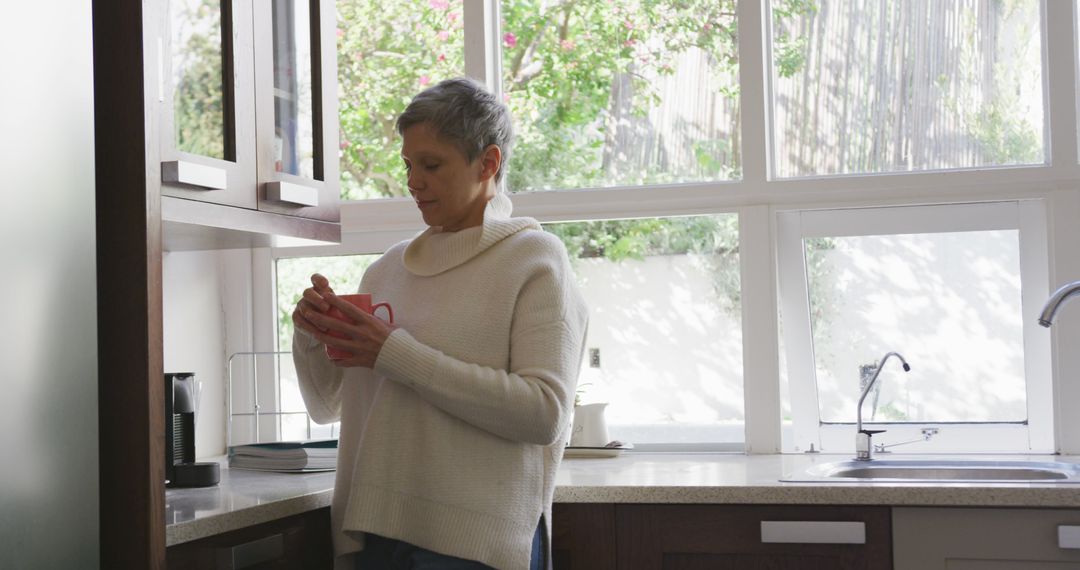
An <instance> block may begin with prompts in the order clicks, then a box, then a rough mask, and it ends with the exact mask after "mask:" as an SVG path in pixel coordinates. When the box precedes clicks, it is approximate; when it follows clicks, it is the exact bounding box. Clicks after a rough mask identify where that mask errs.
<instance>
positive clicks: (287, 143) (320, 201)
mask: <svg viewBox="0 0 1080 570" xmlns="http://www.w3.org/2000/svg"><path fill="white" fill-rule="evenodd" d="M160 9H161V13H160V15H159V17H158V18H157V20H158V23H159V25H160V28H159V29H157V30H155V32H154V36H156V37H154V38H148V40H152V41H156V42H157V45H156V46H151V47H152V48H153V47H156V48H157V49H156V51H157V53H158V60H159V61H158V77H157V83H158V85H157V91H158V97H157V102H156V103H157V104H156V106H155V109H156V112H157V117H158V125H159V138H160V141H161V181H162V194H163V195H164V196H168V197H176V198H184V199H187V200H195V201H198V202H203V203H212V204H218V205H224V206H232V207H236V208H243V209H246V210H254V211H259V212H266V213H269V214H275V215H276V216H269V217H268V219H271V220H272V219H274V218H276V217H277V216H288V217H290V218H305V219H311V220H320V221H325V222H331V223H337V222H338V221H339V220H340V216H339V209H338V202H339V194H340V191H339V182H338V163H337V160H338V157H337V141H336V139H337V75H336V57H335V41H336V40H335V12H334V4H333V2H331V1H329V0H165V1H164V2H163V4H161V5H160ZM173 206H174V205H172V204H170V203H169V201H168V200H166V204H164V205H163V215H166V216H168V215H170V211H172V210H177V211H179V208H180V206H176V207H175V208H174V207H173ZM183 208H188V209H189V210H190V205H184V206H183ZM189 213H190V212H189ZM178 215H179V214H178ZM185 215H186V214H185ZM191 215H194V216H196V217H198V216H200V215H202V214H198V213H196V214H191ZM223 216H226V217H227V215H222V214H220V213H219V214H216V215H214V216H212V217H214V218H216V219H218V220H220V219H222V218H223ZM237 219H243V216H239V217H237ZM185 221H187V220H185ZM219 225H221V224H220V223H219ZM225 225H227V222H226V223H225ZM166 229H167V230H168V227H167V228H166ZM283 231H284V233H287V234H288V233H295V232H292V231H291V230H283ZM301 233H302V232H301ZM298 237H315V236H310V235H301V236H298Z"/></svg>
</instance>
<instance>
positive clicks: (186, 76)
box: [158, 0, 256, 208]
mask: <svg viewBox="0 0 1080 570" xmlns="http://www.w3.org/2000/svg"><path fill="white" fill-rule="evenodd" d="M166 5H167V8H166V10H167V11H166V14H165V15H166V17H165V18H164V21H165V26H164V29H162V30H161V31H160V33H159V34H158V40H159V41H158V47H159V58H160V62H161V65H160V66H159V71H160V73H161V76H160V77H159V78H158V90H159V94H158V103H159V104H160V105H163V109H162V112H161V113H160V116H161V117H162V121H161V133H160V136H161V149H162V157H161V159H162V164H161V176H162V193H163V194H165V195H170V196H177V197H181V198H190V199H195V200H201V201H208V202H215V203H220V204H227V205H232V206H241V207H246V208H255V207H256V196H255V192H254V190H253V188H254V180H255V174H254V168H255V166H254V165H255V149H254V143H253V141H254V136H255V129H254V125H255V115H254V93H253V89H254V78H253V75H254V72H253V69H252V65H251V61H252V34H251V26H252V13H251V4H250V3H249V0H168V2H167V3H166Z"/></svg>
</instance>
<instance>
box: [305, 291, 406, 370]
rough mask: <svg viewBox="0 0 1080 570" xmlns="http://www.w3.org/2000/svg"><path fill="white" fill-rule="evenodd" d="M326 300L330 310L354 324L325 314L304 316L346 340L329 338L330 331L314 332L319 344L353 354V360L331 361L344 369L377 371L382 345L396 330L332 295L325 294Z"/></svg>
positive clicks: (310, 313)
mask: <svg viewBox="0 0 1080 570" xmlns="http://www.w3.org/2000/svg"><path fill="white" fill-rule="evenodd" d="M323 298H324V299H325V300H326V302H327V303H329V304H330V306H331V307H333V308H336V309H337V310H339V311H341V312H342V313H343V314H344V315H345V316H347V317H349V318H350V319H352V320H353V321H355V324H349V323H347V322H344V321H340V320H338V319H335V318H334V317H331V316H330V315H327V314H325V313H316V312H314V311H312V312H309V313H306V314H305V315H304V317H305V318H307V319H308V320H309V321H311V322H312V323H314V324H316V325H317V326H318V327H319V328H321V329H323V330H324V331H336V332H337V333H340V334H342V335H345V337H347V338H339V337H336V336H333V335H330V334H329V333H328V332H316V333H313V336H314V337H315V338H316V339H318V340H319V341H320V342H322V343H324V344H326V345H328V346H332V347H334V348H340V349H341V350H345V351H348V352H350V353H352V357H350V358H346V359H342V360H334V361H332V362H333V363H334V365H335V366H338V367H342V368H351V367H354V366H362V367H364V368H374V367H375V359H377V358H378V357H379V351H380V350H382V346H383V343H385V342H386V339H387V338H389V337H390V333H392V332H394V329H396V328H397V327H395V326H394V325H392V324H390V323H388V322H386V321H384V320H382V319H380V318H379V317H376V316H374V315H372V314H370V313H367V312H365V311H362V310H360V309H359V308H357V307H356V306H355V305H353V304H352V303H349V302H347V301H344V300H342V299H341V298H339V297H338V296H337V295H335V294H333V293H329V294H326V295H324V297H323Z"/></svg>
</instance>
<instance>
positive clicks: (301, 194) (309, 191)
mask: <svg viewBox="0 0 1080 570" xmlns="http://www.w3.org/2000/svg"><path fill="white" fill-rule="evenodd" d="M266 199H267V200H275V201H277V202H288V203H290V204H299V205H301V206H318V205H319V191H318V190H316V189H315V188H308V187H307V186H303V185H300V184H293V183H292V182H267V183H266Z"/></svg>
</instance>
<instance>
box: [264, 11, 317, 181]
mask: <svg viewBox="0 0 1080 570" xmlns="http://www.w3.org/2000/svg"><path fill="white" fill-rule="evenodd" d="M271 14H272V17H273V22H274V151H275V156H274V170H276V171H278V172H288V173H289V174H295V175H297V176H303V177H304V178H315V135H314V129H315V115H314V111H313V109H312V101H311V98H312V89H311V67H312V65H313V61H312V53H311V40H312V38H311V5H310V4H309V3H308V0H274V3H273V4H272V9H271Z"/></svg>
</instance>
